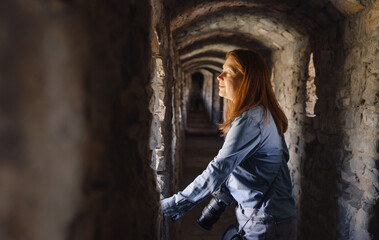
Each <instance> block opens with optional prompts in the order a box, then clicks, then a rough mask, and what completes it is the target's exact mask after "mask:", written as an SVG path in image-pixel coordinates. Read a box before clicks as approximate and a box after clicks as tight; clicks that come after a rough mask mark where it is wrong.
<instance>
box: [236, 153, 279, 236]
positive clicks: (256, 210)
mask: <svg viewBox="0 0 379 240" xmlns="http://www.w3.org/2000/svg"><path fill="white" fill-rule="evenodd" d="M282 164H283V159H282V161H281V162H280V166H279V169H278V172H277V173H276V176H275V178H274V180H273V181H272V182H271V184H270V186H269V187H268V189H267V191H266V193H265V194H264V195H263V197H262V198H261V200H260V201H259V202H258V204H257V205H256V206H255V207H254V209H253V212H252V213H251V215H250V217H249V219H247V221H246V222H245V224H244V225H243V226H242V228H241V230H239V231H238V233H237V234H236V235H240V236H241V233H242V231H243V229H244V227H245V226H246V224H247V223H248V222H249V221H250V220H251V219H253V217H254V215H255V214H256V213H257V212H258V211H259V209H260V208H261V206H262V204H263V201H264V200H265V199H266V197H267V195H268V193H269V192H270V190H271V189H272V186H273V185H274V183H275V181H276V179H277V178H278V175H279V171H280V169H281V167H282Z"/></svg>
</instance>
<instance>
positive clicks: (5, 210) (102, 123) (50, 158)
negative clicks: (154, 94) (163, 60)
mask: <svg viewBox="0 0 379 240" xmlns="http://www.w3.org/2000/svg"><path fill="white" fill-rule="evenodd" d="M149 6H150V4H149V2H148V1H144V0H143V1H138V3H137V2H130V1H123V2H116V1H111V2H110V1H96V2H93V1H33V2H31V1H6V2H1V3H0V19H1V21H0V22H1V27H0V31H1V33H0V59H1V64H0V96H1V99H3V100H2V101H1V103H0V112H1V115H2V120H1V122H0V138H1V140H0V159H1V162H0V164H1V167H0V171H1V173H0V186H1V189H2V194H1V195H0V222H1V224H0V238H1V239H4V240H15V239H20V240H21V239H30V240H41V239H52V240H59V239H62V240H63V239H70V240H74V239H81V240H82V239H156V238H157V231H158V229H157V223H156V219H157V216H158V207H159V202H158V201H159V198H158V193H157V192H156V190H155V180H154V175H153V171H152V170H151V168H150V159H151V153H150V151H149V150H148V141H146V139H148V138H149V134H150V132H149V127H150V122H151V114H150V113H149V111H148V104H149V99H150V96H151V90H149V88H148V86H149V82H150V76H149V72H150V58H151V51H150V49H151V48H150V43H149V29H150V7H149ZM130 9H134V10H133V11H130ZM131 23H132V24H131ZM136 43H138V44H136ZM4 116H5V118H4ZM141 200H144V201H141ZM141 216H145V217H143V218H142V217H141Z"/></svg>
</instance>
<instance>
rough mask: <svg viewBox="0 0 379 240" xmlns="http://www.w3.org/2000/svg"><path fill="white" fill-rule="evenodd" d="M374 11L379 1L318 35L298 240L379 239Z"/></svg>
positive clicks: (375, 23) (314, 45)
mask: <svg viewBox="0 0 379 240" xmlns="http://www.w3.org/2000/svg"><path fill="white" fill-rule="evenodd" d="M370 9H371V10H370ZM373 16H378V4H374V5H372V6H371V7H368V8H367V9H366V10H365V11H363V12H361V13H359V14H357V15H355V16H352V17H350V18H349V19H347V20H345V21H341V22H340V23H339V24H338V25H336V26H332V27H330V28H327V29H325V30H323V31H321V32H319V33H318V34H317V35H315V36H314V39H313V43H314V44H313V50H314V58H315V59H314V60H315V68H316V79H315V83H316V87H317V96H318V98H319V99H318V101H317V104H316V109H315V114H316V117H315V118H313V119H311V121H309V123H308V124H306V125H305V127H304V130H305V131H304V135H305V136H306V147H305V149H306V155H307V157H306V159H304V162H303V163H302V174H303V176H302V189H303V194H302V200H301V219H302V225H303V227H302V228H301V229H302V232H301V235H300V237H305V236H313V238H312V239H321V238H330V237H332V238H334V239H376V238H378V232H377V230H376V229H377V227H374V225H375V224H377V216H378V215H377V214H378V213H377V210H376V212H375V211H374V209H377V207H376V206H377V201H378V188H379V184H378V171H377V167H378V166H377V163H376V161H377V159H378V149H377V146H378V145H377V144H378V143H377V141H378V140H377V139H378V125H377V124H378V121H377V116H378V76H377V73H378V71H377V70H376V69H375V68H377V66H376V65H375V64H376V63H375V61H377V60H376V59H378V47H379V46H378V42H377V39H378V36H379V35H378V21H375V19H373V18H372V17H373ZM375 222H376V223H375ZM320 229H323V231H320Z"/></svg>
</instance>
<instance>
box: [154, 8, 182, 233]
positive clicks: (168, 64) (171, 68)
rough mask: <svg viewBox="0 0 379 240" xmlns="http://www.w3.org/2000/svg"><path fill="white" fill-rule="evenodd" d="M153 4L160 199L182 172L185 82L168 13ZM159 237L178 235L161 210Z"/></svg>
mask: <svg viewBox="0 0 379 240" xmlns="http://www.w3.org/2000/svg"><path fill="white" fill-rule="evenodd" d="M151 4H152V7H153V13H152V18H153V19H152V22H153V24H152V28H151V37H152V39H151V43H152V49H153V66H154V69H153V70H152V75H151V76H152V79H151V87H152V89H153V97H152V98H151V101H150V107H149V108H150V111H151V113H152V114H153V122H152V125H151V137H150V149H151V150H152V151H153V154H152V159H151V166H152V168H153V169H154V171H155V175H156V181H157V184H158V187H157V191H158V192H159V193H160V199H163V198H166V197H169V196H171V195H172V194H174V193H176V192H177V191H178V186H179V176H180V172H181V165H180V162H181V154H182V148H183V142H184V121H183V111H185V110H184V105H185V101H183V98H184V91H185V87H186V84H185V82H184V81H183V79H182V71H181V67H180V63H179V57H178V56H177V53H176V51H175V50H174V49H175V45H174V43H173V42H172V41H171V32H170V28H169V22H168V21H169V20H168V13H167V12H166V11H165V8H164V6H163V4H162V2H161V1H151ZM157 222H158V226H159V232H158V237H157V239H172V238H175V234H176V232H175V231H176V230H177V229H179V225H178V224H176V228H175V229H176V230H175V229H173V228H172V221H171V220H170V219H169V218H165V217H164V216H163V213H162V212H161V211H160V213H159V216H158V218H157Z"/></svg>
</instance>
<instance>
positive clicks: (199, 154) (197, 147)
mask: <svg viewBox="0 0 379 240" xmlns="http://www.w3.org/2000/svg"><path fill="white" fill-rule="evenodd" d="M188 128H189V129H190V131H187V133H186V144H185V150H184V158H183V165H182V166H183V172H182V173H183V175H182V178H181V179H180V189H184V188H185V187H186V186H187V185H188V184H189V183H191V182H192V181H193V180H194V179H195V178H196V176H198V175H199V174H201V173H202V171H203V170H204V169H205V168H206V166H207V165H208V163H209V162H210V161H211V160H212V159H213V158H214V157H215V156H216V155H217V153H218V150H219V149H220V148H221V147H222V144H223V138H221V137H219V134H218V132H217V130H215V129H212V128H211V125H210V123H209V121H208V120H207V115H206V113H205V112H204V111H200V112H190V113H189V115H188ZM210 200H211V196H210V197H208V198H207V199H205V200H204V201H202V202H201V203H200V204H199V205H197V206H196V207H195V208H193V209H192V210H191V211H189V212H188V213H187V214H186V215H184V216H183V217H182V219H181V220H179V221H178V223H175V224H174V227H178V228H179V230H178V233H179V234H178V235H177V238H176V239H178V240H179V239H180V240H187V239H188V240H189V239H191V240H193V239H198V240H202V239H204V240H205V239H207V240H208V239H209V240H213V239H220V237H221V235H222V233H223V232H224V231H225V229H226V228H227V227H228V226H229V225H230V224H233V223H235V217H234V208H235V205H232V206H229V207H228V208H227V210H226V211H225V213H224V214H223V215H222V216H221V218H220V220H219V221H218V222H217V223H216V224H215V225H214V226H213V229H212V230H211V231H207V230H205V229H203V228H202V227H200V226H199V225H198V224H197V222H196V218H197V217H198V216H200V214H201V211H202V210H203V208H204V207H205V206H206V205H207V204H208V203H209V201H210Z"/></svg>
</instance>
